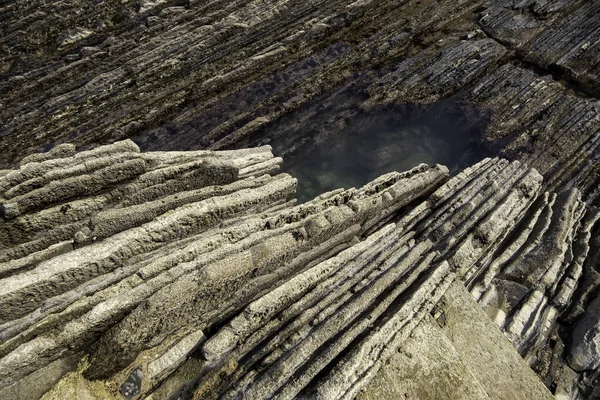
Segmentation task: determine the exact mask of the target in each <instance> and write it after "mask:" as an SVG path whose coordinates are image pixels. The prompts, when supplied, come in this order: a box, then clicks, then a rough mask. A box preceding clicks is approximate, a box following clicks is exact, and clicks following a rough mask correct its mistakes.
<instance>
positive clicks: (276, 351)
mask: <svg viewBox="0 0 600 400" xmlns="http://www.w3.org/2000/svg"><path fill="white" fill-rule="evenodd" d="M281 161H282V160H281V159H280V158H275V157H273V155H272V153H271V148H270V147H268V146H265V147H260V148H254V149H246V150H233V151H197V152H140V151H139V149H138V147H137V146H136V145H135V144H134V143H133V142H131V141H129V140H127V141H124V142H117V143H115V144H113V145H108V146H101V147H98V148H96V149H93V150H89V151H83V152H77V153H74V152H73V151H72V148H69V147H68V146H62V147H61V148H57V149H56V150H53V151H51V152H48V153H45V154H39V155H35V156H31V157H29V158H28V159H25V160H23V162H22V163H21V165H20V167H19V169H15V170H11V171H9V172H7V173H6V174H5V175H4V176H3V177H2V179H1V180H0V187H2V190H3V192H2V210H3V214H2V217H3V224H2V229H3V231H2V232H3V235H4V236H3V246H4V247H3V249H2V250H3V252H2V257H3V260H4V261H3V263H2V264H0V268H1V269H0V271H2V275H1V278H0V284H1V285H2V287H3V288H4V290H3V292H2V294H1V295H0V304H1V307H0V310H1V313H0V329H1V331H0V335H1V337H2V342H1V344H0V385H1V386H2V388H0V393H1V394H2V397H3V398H9V399H10V398H18V396H19V395H18V393H19V391H18V388H22V387H26V386H27V385H28V384H30V383H31V382H33V381H36V382H37V384H36V385H37V386H36V387H37V388H38V389H37V391H36V392H30V393H31V397H39V396H40V395H41V394H43V393H44V392H45V391H48V390H50V389H51V388H52V386H53V385H55V384H56V383H57V381H58V380H59V379H60V378H61V377H62V376H63V375H65V374H67V375H66V376H65V377H64V378H63V379H62V380H60V382H59V383H58V384H57V385H56V386H55V387H54V388H53V389H51V390H50V391H49V392H48V393H47V395H46V398H64V397H65V396H72V395H73V393H79V394H77V396H84V395H85V396H92V398H94V396H96V397H98V396H100V397H102V396H106V393H109V394H110V396H111V397H115V398H127V399H133V398H142V397H146V396H149V395H151V396H152V398H176V397H178V396H183V397H184V398H188V397H193V398H195V399H210V398H217V397H226V398H237V397H239V396H241V395H242V393H243V396H244V397H248V398H257V399H263V398H272V397H281V398H292V397H296V396H299V397H306V396H309V397H317V398H323V399H330V398H353V397H355V396H356V395H357V394H358V393H359V392H360V391H361V390H363V389H364V388H365V387H366V386H367V385H368V383H369V382H370V381H371V379H373V377H375V376H376V375H377V373H378V371H379V369H380V368H381V366H382V365H383V363H385V362H386V361H387V360H388V359H390V357H392V355H393V354H395V353H396V352H397V350H398V349H399V348H401V347H402V346H403V343H404V342H405V341H406V340H407V339H408V337H409V336H410V335H411V333H412V332H413V330H414V329H415V327H417V326H418V325H419V323H420V322H421V321H422V320H424V318H425V319H426V318H430V317H429V314H433V315H436V312H437V311H436V310H437V308H436V307H438V302H439V300H440V299H441V298H442V297H443V296H444V294H445V293H446V290H447V289H448V288H449V287H450V285H452V284H453V283H454V282H458V283H460V285H462V284H463V283H462V282H464V283H465V284H466V285H467V287H472V292H473V293H474V295H475V297H476V298H477V299H479V301H480V302H481V303H482V305H483V306H484V308H486V309H487V311H488V314H490V315H491V316H492V317H493V318H494V319H495V320H496V322H497V323H498V324H499V326H500V327H501V329H502V331H504V333H505V334H506V336H507V337H508V338H509V339H510V340H511V342H512V343H513V344H514V346H515V347H516V349H517V350H518V351H519V352H520V353H521V354H522V355H523V356H524V357H525V358H526V361H529V362H530V364H531V365H536V362H537V361H538V358H539V354H540V351H541V350H540V349H543V348H545V347H547V345H548V343H549V342H550V340H551V336H552V334H553V332H554V331H555V330H556V327H557V319H558V318H559V316H560V315H561V313H562V312H563V311H564V310H565V309H566V308H567V307H568V305H569V304H571V298H572V297H573V295H574V292H575V290H576V287H577V283H578V282H579V280H580V277H581V276H582V274H583V269H584V267H585V265H586V264H585V263H586V262H587V260H588V258H587V257H586V256H587V254H588V252H589V250H590V237H591V232H592V231H593V229H595V228H594V226H595V224H596V223H597V222H598V213H597V211H596V210H595V209H593V208H588V207H586V205H585V204H584V203H583V202H582V200H581V194H580V192H579V191H578V190H576V189H573V190H570V191H565V192H562V193H560V194H558V195H556V194H553V193H549V192H544V191H543V178H542V176H541V175H540V173H539V172H537V171H536V170H535V169H531V168H530V167H528V166H527V165H525V164H523V163H520V162H518V161H515V162H509V161H507V160H503V159H498V158H495V159H489V158H488V159H485V160H483V161H481V162H480V163H478V164H476V165H474V166H473V167H470V168H467V169H465V170H464V171H462V172H460V173H459V174H458V175H456V176H454V177H452V178H450V177H449V173H448V170H447V168H445V167H443V166H439V165H435V166H432V167H429V166H427V165H424V164H422V165H419V166H417V167H415V168H413V169H411V170H410V171H407V172H403V173H398V172H392V173H389V174H386V175H383V176H381V177H379V178H377V179H375V180H374V181H372V182H370V183H368V184H367V185H365V186H363V187H361V188H360V189H348V190H344V189H339V190H336V191H333V192H329V193H325V194H323V195H321V196H319V197H317V198H315V199H313V200H311V201H309V202H307V203H304V204H301V205H295V204H294V203H295V200H294V194H295V187H296V180H295V179H294V178H292V177H291V176H289V175H287V174H274V173H275V172H276V171H277V170H278V168H279V165H280V163H281ZM81 187H85V188H87V190H85V191H83V190H80V188H81ZM596 303H597V301H596V302H595V303H594V302H592V303H591V305H590V306H589V307H587V306H586V303H585V302H584V303H583V305H582V312H583V313H584V317H582V319H579V320H577V321H579V322H578V323H577V328H576V329H575V330H574V331H573V335H574V337H575V338H576V339H574V340H573V347H572V349H571V353H570V354H571V355H570V356H569V357H570V358H568V361H569V365H570V366H571V367H572V368H573V369H574V370H575V371H577V372H586V373H587V371H589V370H590V369H596V370H597V369H598V365H597V359H598V358H597V357H598V346H597V344H596V338H597V335H595V334H594V332H596V331H595V329H597V328H595V327H594V326H595V325H594V322H593V321H591V322H590V321H589V318H590V317H589V315H595V314H594V313H595V312H596V308H597V307H596V305H595V304H596ZM584 307H587V308H586V309H585V311H583V309H584ZM438 308H439V307H438ZM586 318H587V319H586ZM590 332H591V333H590ZM490 347H491V348H493V345H488V348H490ZM511 357H512V356H511ZM508 359H510V357H509V358H508ZM57 371H60V372H59V373H57ZM70 371H73V372H70ZM578 379H580V378H579V377H578ZM581 379H584V378H581ZM536 385H537V384H534V385H533V386H532V387H537V389H535V390H540V389H539V388H540V387H541V388H543V385H541V383H539V385H538V386H536ZM524 387H525V386H524ZM546 390H547V389H543V390H542V392H544V393H546V392H545V391H546ZM485 391H486V392H487V391H488V389H487V388H486V390H485ZM547 394H548V395H550V392H547Z"/></svg>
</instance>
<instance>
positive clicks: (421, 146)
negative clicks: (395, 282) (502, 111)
mask: <svg viewBox="0 0 600 400" xmlns="http://www.w3.org/2000/svg"><path fill="white" fill-rule="evenodd" d="M465 107H467V108H468V107H469V106H468V105H465V104H459V103H458V102H456V101H454V100H445V101H442V102H438V103H435V104H432V105H428V106H419V107H408V106H405V107H393V108H387V109H385V110H372V111H368V112H367V111H363V112H359V113H356V114H355V115H353V116H352V117H351V118H348V119H347V120H345V121H344V126H343V127H342V128H341V129H338V131H337V132H335V133H332V134H323V133H324V132H323V131H322V130H321V129H319V131H321V132H320V133H321V134H318V135H315V136H314V137H313V139H312V140H311V143H310V144H306V145H304V146H301V147H299V148H298V150H297V151H295V152H294V153H293V154H292V155H288V156H287V157H286V159H284V168H283V169H284V172H287V173H289V174H291V175H293V176H294V177H296V178H298V190H297V193H298V200H299V202H305V201H307V200H310V199H312V198H314V197H315V196H318V195H319V194H321V193H323V192H326V191H330V190H333V189H337V188H341V187H343V188H351V187H360V186H362V185H364V184H365V183H367V182H369V181H371V180H373V179H375V178H376V177H378V176H380V175H382V174H384V173H387V172H391V171H406V170H408V169H410V168H412V167H414V166H416V165H418V164H420V163H427V164H430V165H431V164H436V163H437V164H443V165H446V166H447V167H448V168H449V169H450V170H451V172H456V171H458V170H460V169H462V168H464V167H467V166H469V165H471V164H473V163H474V162H477V161H479V160H480V159H482V158H485V157H486V156H489V155H490V154H491V153H492V151H491V149H488V148H486V147H485V146H483V145H482V144H481V143H480V141H481V137H482V133H483V131H484V129H485V128H486V127H487V125H488V118H487V116H486V115H485V113H482V112H479V110H466V109H465ZM473 116H475V117H473ZM338 128H339V124H338ZM332 129H333V128H332ZM274 150H276V147H274Z"/></svg>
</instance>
